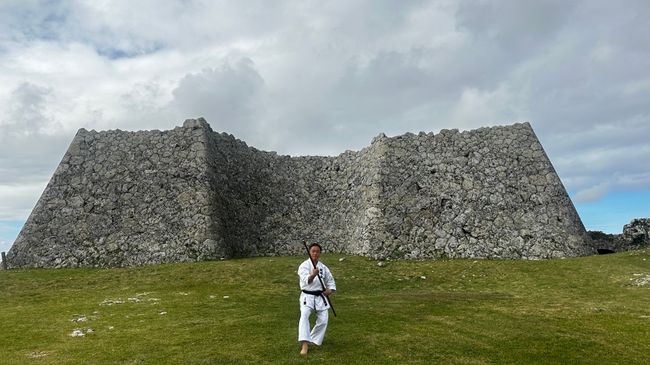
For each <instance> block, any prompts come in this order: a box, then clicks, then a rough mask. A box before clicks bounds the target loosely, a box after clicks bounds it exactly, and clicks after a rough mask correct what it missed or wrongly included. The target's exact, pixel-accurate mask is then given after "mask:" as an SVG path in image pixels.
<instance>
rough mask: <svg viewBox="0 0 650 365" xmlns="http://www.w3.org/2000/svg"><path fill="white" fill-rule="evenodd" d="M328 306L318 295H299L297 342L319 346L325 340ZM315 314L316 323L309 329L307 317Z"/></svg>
mask: <svg viewBox="0 0 650 365" xmlns="http://www.w3.org/2000/svg"><path fill="white" fill-rule="evenodd" d="M328 309H329V306H328V305H327V302H325V298H323V296H320V295H312V294H306V293H301V294H300V322H298V341H301V342H302V341H307V342H311V343H313V344H315V345H318V346H320V345H321V344H322V343H323V339H324V338H325V331H326V330H327V322H328V320H329V313H328ZM313 312H316V323H314V328H312V329H310V328H309V327H310V323H309V317H311V314H312V313H313Z"/></svg>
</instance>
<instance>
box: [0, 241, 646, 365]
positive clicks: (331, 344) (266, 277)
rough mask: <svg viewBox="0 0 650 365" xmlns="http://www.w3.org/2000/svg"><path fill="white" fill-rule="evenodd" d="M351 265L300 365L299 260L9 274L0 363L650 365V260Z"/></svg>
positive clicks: (338, 270) (355, 260)
mask: <svg viewBox="0 0 650 365" xmlns="http://www.w3.org/2000/svg"><path fill="white" fill-rule="evenodd" d="M341 257H343V256H341V255H324V256H323V258H322V260H323V261H324V262H325V263H326V264H328V266H330V268H331V269H332V271H333V273H334V275H335V278H336V280H337V286H338V293H337V295H336V296H334V297H333V298H332V299H333V302H334V305H335V308H336V310H337V313H338V317H336V318H334V317H333V316H330V326H329V328H328V332H327V336H326V338H325V342H324V344H323V346H321V347H319V348H312V349H311V351H310V354H309V355H308V356H307V357H306V358H304V357H301V356H300V355H299V354H298V352H299V345H298V343H297V322H298V316H299V307H298V280H297V275H296V269H297V267H298V265H299V264H300V263H301V262H302V260H303V258H302V257H274V258H268V257H267V258H252V259H240V260H226V261H218V262H204V263H194V264H174V265H163V266H149V267H141V268H133V269H61V270H11V271H0V349H1V351H0V363H2V364H228V363H232V364H249V363H250V364H259V363H262V364H303V363H308V364H321V363H322V364H436V363H437V364H646V363H650V284H646V285H635V280H638V279H640V278H644V277H646V276H647V275H650V250H641V251H633V252H627V253H620V254H615V255H606V256H593V257H583V258H575V259H565V260H551V261H510V260H451V261H419V262H414V261H391V262H388V263H387V265H386V266H383V267H379V266H378V265H377V262H376V261H370V260H368V259H366V258H362V257H346V258H345V260H343V261H339V258H341ZM635 274H636V275H635ZM639 274H642V275H639ZM423 277H424V278H423ZM119 301H123V303H119ZM81 316H85V317H86V318H87V320H86V321H84V322H74V320H75V319H78V318H80V317H81ZM88 328H92V329H93V332H92V333H87V334H86V335H85V336H83V337H72V336H70V334H71V333H72V332H73V330H75V329H81V330H83V331H87V329H88Z"/></svg>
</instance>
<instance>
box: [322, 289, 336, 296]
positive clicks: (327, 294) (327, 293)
mask: <svg viewBox="0 0 650 365" xmlns="http://www.w3.org/2000/svg"><path fill="white" fill-rule="evenodd" d="M332 293H334V291H333V290H332V289H325V291H324V292H323V294H325V295H326V296H328V297H329V296H330V295H332Z"/></svg>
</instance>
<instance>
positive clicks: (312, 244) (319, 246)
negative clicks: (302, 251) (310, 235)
mask: <svg viewBox="0 0 650 365" xmlns="http://www.w3.org/2000/svg"><path fill="white" fill-rule="evenodd" d="M314 246H318V248H319V249H320V251H321V252H323V247H321V245H320V244H318V243H316V242H314V243H310V244H309V251H311V248H312V247H314Z"/></svg>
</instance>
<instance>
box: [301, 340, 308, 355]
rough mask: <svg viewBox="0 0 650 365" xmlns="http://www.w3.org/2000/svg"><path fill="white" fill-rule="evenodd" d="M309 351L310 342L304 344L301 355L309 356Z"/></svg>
mask: <svg viewBox="0 0 650 365" xmlns="http://www.w3.org/2000/svg"><path fill="white" fill-rule="evenodd" d="M308 351H309V343H308V342H303V343H302V349H301V350H300V355H307V352H308Z"/></svg>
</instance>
